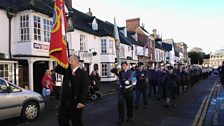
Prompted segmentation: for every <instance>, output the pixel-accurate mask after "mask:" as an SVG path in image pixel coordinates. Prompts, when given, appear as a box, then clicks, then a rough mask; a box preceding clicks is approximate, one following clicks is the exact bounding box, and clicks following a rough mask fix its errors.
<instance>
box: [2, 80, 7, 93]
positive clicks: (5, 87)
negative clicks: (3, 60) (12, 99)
mask: <svg viewBox="0 0 224 126" xmlns="http://www.w3.org/2000/svg"><path fill="white" fill-rule="evenodd" d="M6 89H7V85H6V83H5V81H4V80H1V79H0V93H3V91H4V90H6Z"/></svg>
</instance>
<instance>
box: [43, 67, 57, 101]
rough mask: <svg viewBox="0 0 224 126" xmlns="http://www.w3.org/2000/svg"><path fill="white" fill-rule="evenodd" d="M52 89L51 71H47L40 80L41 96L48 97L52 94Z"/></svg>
mask: <svg viewBox="0 0 224 126" xmlns="http://www.w3.org/2000/svg"><path fill="white" fill-rule="evenodd" d="M53 89H54V83H53V79H52V76H51V71H50V70H48V69H47V70H46V72H45V74H44V76H43V78H42V95H43V96H44V97H45V96H50V94H51V93H52V92H53Z"/></svg>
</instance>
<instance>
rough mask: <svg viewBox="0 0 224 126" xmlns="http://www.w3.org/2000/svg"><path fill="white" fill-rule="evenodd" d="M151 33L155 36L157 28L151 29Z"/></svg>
mask: <svg viewBox="0 0 224 126" xmlns="http://www.w3.org/2000/svg"><path fill="white" fill-rule="evenodd" d="M152 33H153V35H154V37H157V30H156V29H153V30H152Z"/></svg>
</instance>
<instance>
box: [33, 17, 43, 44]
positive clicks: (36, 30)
mask: <svg viewBox="0 0 224 126" xmlns="http://www.w3.org/2000/svg"><path fill="white" fill-rule="evenodd" d="M33 28H34V40H38V41H41V33H40V29H41V26H40V17H38V16H33Z"/></svg>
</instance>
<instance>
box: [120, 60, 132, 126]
mask: <svg viewBox="0 0 224 126" xmlns="http://www.w3.org/2000/svg"><path fill="white" fill-rule="evenodd" d="M118 78H119V84H120V88H119V92H118V116H119V119H118V122H117V124H121V123H122V122H123V120H124V105H125V102H126V105H127V120H126V122H129V121H131V120H132V116H133V85H132V81H131V80H132V71H131V70H129V69H128V63H127V62H122V63H121V71H120V73H119V74H118Z"/></svg>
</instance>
